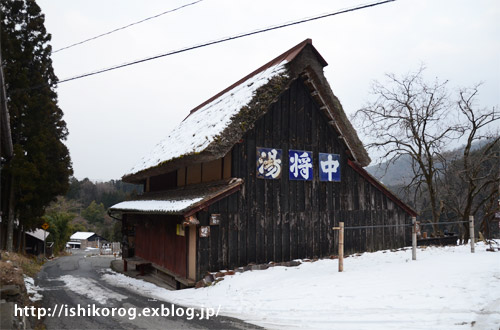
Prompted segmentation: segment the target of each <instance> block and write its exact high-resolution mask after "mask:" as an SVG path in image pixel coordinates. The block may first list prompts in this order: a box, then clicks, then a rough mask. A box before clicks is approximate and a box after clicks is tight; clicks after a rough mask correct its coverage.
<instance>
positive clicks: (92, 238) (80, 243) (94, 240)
mask: <svg viewBox="0 0 500 330" xmlns="http://www.w3.org/2000/svg"><path fill="white" fill-rule="evenodd" d="M103 243H108V241H107V240H106V239H105V238H104V237H102V236H99V235H97V234H96V233H93V232H87V231H77V232H76V233H74V234H73V235H71V237H70V238H69V242H68V245H69V246H70V247H71V248H81V249H85V248H87V247H93V248H98V247H100V246H101V244H103Z"/></svg>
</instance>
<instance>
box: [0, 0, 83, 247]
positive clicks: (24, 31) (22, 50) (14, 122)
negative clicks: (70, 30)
mask: <svg viewBox="0 0 500 330" xmlns="http://www.w3.org/2000/svg"><path fill="white" fill-rule="evenodd" d="M0 9H1V15H2V18H1V51H2V66H3V69H4V74H5V81H6V91H7V100H8V108H9V112H10V116H11V117H10V118H11V129H12V141H13V144H14V157H13V158H12V160H11V161H10V162H9V163H8V164H6V165H5V167H4V168H3V169H2V181H1V182H2V210H3V214H4V219H5V218H7V219H8V223H9V225H10V226H9V230H8V233H7V249H10V250H11V249H12V229H11V227H12V224H13V222H14V219H17V220H19V223H20V225H21V226H22V228H24V229H25V230H26V229H31V228H34V227H37V226H39V225H40V223H41V221H42V220H41V217H42V215H43V214H44V209H45V207H46V206H47V205H48V204H49V203H50V202H51V201H53V200H55V198H56V196H58V195H61V194H64V193H65V192H66V190H67V189H68V186H69V176H70V175H71V174H72V172H73V170H72V166H71V160H70V156H69V151H68V149H67V147H66V146H65V145H64V143H63V141H64V140H65V139H66V137H67V134H68V132H67V129H66V123H65V122H64V120H63V112H62V110H61V109H60V108H59V107H58V105H57V93H56V92H55V88H56V85H57V77H56V75H55V74H54V70H53V68H52V60H51V58H50V55H51V51H52V49H51V46H50V45H49V41H50V39H51V36H50V34H48V33H47V31H46V30H45V26H44V20H45V18H44V15H43V14H42V12H41V10H40V7H39V6H38V5H37V4H36V2H35V1H30V0H24V1H2V2H1V3H0Z"/></svg>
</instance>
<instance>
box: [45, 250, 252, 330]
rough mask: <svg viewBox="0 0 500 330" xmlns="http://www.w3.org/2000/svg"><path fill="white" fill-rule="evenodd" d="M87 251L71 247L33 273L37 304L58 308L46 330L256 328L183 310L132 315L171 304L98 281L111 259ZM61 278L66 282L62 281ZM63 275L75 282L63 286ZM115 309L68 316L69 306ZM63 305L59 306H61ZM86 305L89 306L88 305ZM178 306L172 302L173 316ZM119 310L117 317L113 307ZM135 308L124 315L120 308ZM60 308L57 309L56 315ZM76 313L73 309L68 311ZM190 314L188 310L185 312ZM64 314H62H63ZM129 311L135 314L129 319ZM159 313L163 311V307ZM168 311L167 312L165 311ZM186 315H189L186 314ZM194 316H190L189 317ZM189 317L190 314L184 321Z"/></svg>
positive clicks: (198, 312) (46, 319)
mask: <svg viewBox="0 0 500 330" xmlns="http://www.w3.org/2000/svg"><path fill="white" fill-rule="evenodd" d="M88 254H90V253H89V252H87V253H86V252H84V251H76V252H74V253H73V255H71V256H66V257H61V258H58V259H56V260H53V261H50V262H47V263H46V264H45V265H44V267H43V268H42V270H41V271H40V273H39V274H38V276H37V279H36V284H37V285H38V286H39V287H40V288H41V289H42V291H41V293H42V294H43V300H42V306H43V307H44V308H51V310H50V311H48V310H47V312H48V313H53V309H54V308H56V306H57V312H56V313H55V315H54V316H53V317H50V316H46V317H45V319H44V324H45V325H46V327H47V329H85V330H88V329H256V328H258V327H255V326H252V325H249V324H247V323H244V322H243V321H241V320H237V319H233V318H228V317H222V316H218V317H215V316H213V317H211V318H210V319H209V320H207V319H202V320H200V319H199V318H200V311H195V313H193V310H188V309H186V308H183V309H184V316H183V317H179V316H175V317H171V316H168V317H166V316H165V317H162V316H140V317H139V316H137V314H138V313H140V312H141V311H143V310H144V308H149V312H150V314H152V315H153V314H154V313H155V312H157V313H158V314H161V308H162V307H163V308H164V309H165V308H167V309H169V310H171V308H172V304H170V303H168V302H162V301H155V300H154V299H148V298H147V297H145V296H142V295H139V294H137V293H135V292H134V291H131V290H127V289H126V288H122V287H117V286H113V285H111V284H109V283H108V282H106V281H104V280H102V279H101V276H102V274H103V273H106V272H108V271H111V270H110V269H109V267H110V262H111V260H112V259H111V258H109V257H99V256H92V257H90V256H87V255H88ZM64 279H66V282H65V281H64ZM68 279H70V280H72V281H73V283H74V284H72V285H67V281H68ZM93 305H95V306H96V308H103V307H106V308H116V310H115V316H111V315H110V316H103V315H102V314H103V312H102V310H98V312H99V315H100V316H95V317H88V316H71V310H70V308H77V306H80V307H81V309H80V313H81V314H80V315H82V314H83V311H82V309H85V310H86V311H85V312H86V313H88V312H89V310H88V309H89V308H90V310H91V311H92V308H93ZM61 306H63V308H62V307H61ZM89 306H90V307H89ZM179 307H180V306H178V305H174V308H175V310H176V311H177V314H180V313H178V312H180V311H179V310H177V308H179ZM119 308H121V314H122V315H123V316H120V315H119V314H120V313H118V311H119V310H118V309H119ZM129 310H131V311H134V312H132V313H128V312H127V313H126V314H125V311H129ZM59 311H62V312H61V314H60V316H59ZM73 311H74V313H76V309H73ZM188 313H189V314H188ZM65 314H67V316H65ZM134 314H135V315H136V316H135V318H134ZM164 314H166V311H165V310H164ZM170 315H171V313H170ZM188 315H190V316H191V317H189V316H188ZM193 316H194V317H193ZM205 316H206V315H205ZM188 318H192V319H191V320H188Z"/></svg>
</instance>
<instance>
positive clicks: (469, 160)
mask: <svg viewBox="0 0 500 330" xmlns="http://www.w3.org/2000/svg"><path fill="white" fill-rule="evenodd" d="M479 86H480V85H476V86H474V87H473V88H465V89H461V90H460V91H459V93H458V94H459V99H458V101H457V106H458V108H459V109H460V113H461V114H462V117H463V118H464V121H463V122H462V124H461V129H462V132H463V134H464V136H465V137H466V138H467V140H466V142H465V146H464V148H463V153H462V154H459V155H457V157H456V159H454V160H453V161H452V162H450V164H449V165H448V166H445V170H446V176H445V180H446V183H447V188H448V189H446V191H445V192H444V200H445V203H446V206H447V208H449V209H451V210H452V211H453V213H455V214H456V215H457V217H458V218H459V219H460V220H462V221H467V220H468V217H469V215H476V214H477V213H478V211H479V210H480V209H481V208H482V207H483V206H485V203H487V202H489V201H490V200H491V199H492V198H494V196H496V194H498V184H499V181H500V163H499V161H500V158H499V145H500V136H499V134H498V132H497V133H493V132H491V131H489V130H488V127H491V124H492V123H494V122H495V121H497V120H499V119H500V112H499V111H498V109H496V108H494V107H493V108H492V109H486V108H483V109H478V108H477V107H476V104H475V103H476V98H477V95H478V88H479ZM481 140H483V141H485V143H486V144H485V145H484V146H482V147H481V148H477V149H476V150H474V149H473V148H474V146H475V145H477V143H479V141H481ZM458 156H459V157H458ZM450 183H451V184H450ZM463 234H464V237H463V238H464V241H465V243H466V242H467V241H468V239H469V224H468V223H467V222H466V223H464V231H463Z"/></svg>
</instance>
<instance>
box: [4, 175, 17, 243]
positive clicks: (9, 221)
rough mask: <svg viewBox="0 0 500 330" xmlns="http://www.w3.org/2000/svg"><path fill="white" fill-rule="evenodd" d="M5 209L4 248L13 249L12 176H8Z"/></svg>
mask: <svg viewBox="0 0 500 330" xmlns="http://www.w3.org/2000/svg"><path fill="white" fill-rule="evenodd" d="M8 199H9V200H8V203H7V205H8V209H7V239H6V246H5V249H6V250H7V251H13V249H14V220H15V216H14V178H13V177H12V176H11V177H10V187H9V196H8Z"/></svg>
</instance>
